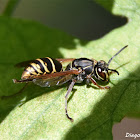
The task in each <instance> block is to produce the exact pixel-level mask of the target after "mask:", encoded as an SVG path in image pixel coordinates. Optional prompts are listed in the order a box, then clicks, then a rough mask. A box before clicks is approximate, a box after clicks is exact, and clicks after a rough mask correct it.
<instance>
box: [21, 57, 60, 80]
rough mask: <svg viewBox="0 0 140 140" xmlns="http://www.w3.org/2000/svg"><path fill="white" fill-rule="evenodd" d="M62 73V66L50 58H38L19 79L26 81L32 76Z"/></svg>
mask: <svg viewBox="0 0 140 140" xmlns="http://www.w3.org/2000/svg"><path fill="white" fill-rule="evenodd" d="M60 71H62V64H61V63H60V62H59V61H57V60H55V59H52V58H49V57H46V58H39V59H36V60H34V61H32V62H31V63H30V64H29V65H28V66H27V67H26V68H25V70H24V72H23V73H22V76H21V79H27V78H30V77H33V76H37V75H42V74H46V73H47V74H50V73H55V72H60Z"/></svg>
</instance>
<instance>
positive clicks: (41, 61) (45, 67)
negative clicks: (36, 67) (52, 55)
mask: <svg viewBox="0 0 140 140" xmlns="http://www.w3.org/2000/svg"><path fill="white" fill-rule="evenodd" d="M36 60H38V61H39V62H40V63H41V64H42V66H43V68H44V70H45V71H46V72H47V73H50V71H49V70H48V68H47V63H45V64H44V62H43V60H41V59H36Z"/></svg>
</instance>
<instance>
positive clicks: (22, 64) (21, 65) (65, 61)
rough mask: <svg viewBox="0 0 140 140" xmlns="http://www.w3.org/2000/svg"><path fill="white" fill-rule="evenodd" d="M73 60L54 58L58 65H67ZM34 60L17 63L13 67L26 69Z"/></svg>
mask: <svg viewBox="0 0 140 140" xmlns="http://www.w3.org/2000/svg"><path fill="white" fill-rule="evenodd" d="M74 59H75V58H66V59H64V58H56V60H57V61H59V62H60V63H68V62H71V61H73V60H74ZM33 61H34V60H27V61H23V62H20V63H17V64H16V65H15V67H18V68H21V67H27V66H28V65H29V64H30V63H32V62H33Z"/></svg>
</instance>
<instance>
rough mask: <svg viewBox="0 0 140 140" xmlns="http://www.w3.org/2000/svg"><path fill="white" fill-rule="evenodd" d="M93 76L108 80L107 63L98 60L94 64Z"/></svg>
mask: <svg viewBox="0 0 140 140" xmlns="http://www.w3.org/2000/svg"><path fill="white" fill-rule="evenodd" d="M94 71H95V77H96V78H97V79H99V80H102V81H108V76H109V74H108V65H107V63H106V62H105V61H103V60H100V61H98V62H97V64H96V65H95V70H94Z"/></svg>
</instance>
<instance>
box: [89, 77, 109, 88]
mask: <svg viewBox="0 0 140 140" xmlns="http://www.w3.org/2000/svg"><path fill="white" fill-rule="evenodd" d="M87 79H90V81H91V82H92V83H93V84H94V85H96V86H97V87H98V88H100V89H110V87H109V86H105V87H102V86H100V85H98V84H97V83H96V81H95V80H94V79H93V78H92V77H91V76H90V75H88V76H87Z"/></svg>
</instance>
